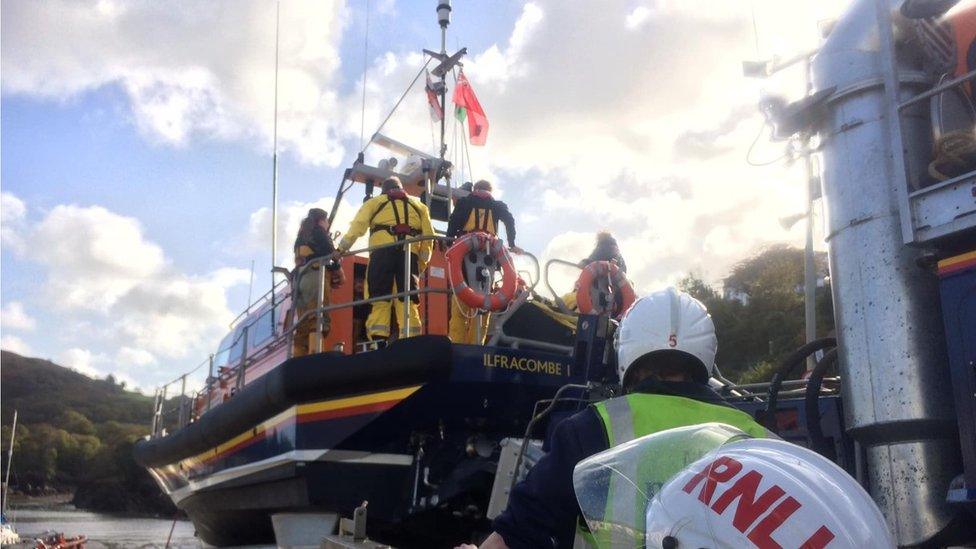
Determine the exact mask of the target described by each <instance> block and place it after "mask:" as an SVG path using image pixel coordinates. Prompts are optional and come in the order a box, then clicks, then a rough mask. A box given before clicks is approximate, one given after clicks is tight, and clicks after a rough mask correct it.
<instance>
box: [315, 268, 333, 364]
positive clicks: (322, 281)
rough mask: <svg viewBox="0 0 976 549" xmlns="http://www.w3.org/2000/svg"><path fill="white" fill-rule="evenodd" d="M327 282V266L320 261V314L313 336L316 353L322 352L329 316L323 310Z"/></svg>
mask: <svg viewBox="0 0 976 549" xmlns="http://www.w3.org/2000/svg"><path fill="white" fill-rule="evenodd" d="M325 282H326V281H325V264H324V263H322V262H321V261H319V295H318V300H317V302H316V303H317V305H316V308H317V309H318V311H319V312H318V313H316V316H317V318H316V332H315V334H313V338H314V339H315V352H316V353H321V352H322V343H323V341H322V328H323V327H324V326H325V315H327V314H329V313H327V312H325V311H323V310H322V307H325Z"/></svg>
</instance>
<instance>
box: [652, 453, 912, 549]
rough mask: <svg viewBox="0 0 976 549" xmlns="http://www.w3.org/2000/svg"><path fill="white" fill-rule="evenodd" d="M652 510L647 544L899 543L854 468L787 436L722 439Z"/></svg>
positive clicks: (870, 548) (715, 548)
mask: <svg viewBox="0 0 976 549" xmlns="http://www.w3.org/2000/svg"><path fill="white" fill-rule="evenodd" d="M646 517H647V519H646V520H647V521H646V538H645V540H646V546H647V547H664V548H696V547H709V548H711V549H724V548H734V547H805V548H811V549H815V548H824V547H856V548H858V549H880V548H885V549H888V548H891V547H895V543H894V541H893V540H892V537H891V533H890V532H889V530H888V525H887V523H886V522H885V519H884V516H882V514H881V511H879V510H878V507H877V506H876V505H875V504H874V501H872V500H871V497H870V496H869V495H868V494H867V492H865V491H864V489H863V488H861V486H860V485H859V484H858V483H857V482H856V481H855V480H854V479H853V478H852V477H851V476H850V475H848V474H847V473H846V472H845V471H844V470H843V469H841V468H840V467H838V466H837V465H835V464H833V463H832V462H830V461H828V460H827V459H825V458H823V457H822V456H820V455H819V454H817V453H816V452H812V451H810V450H807V449H806V448H802V447H800V446H796V445H793V444H790V443H788V442H784V441H781V440H772V439H748V440H741V441H738V442H731V443H729V444H726V445H724V446H721V447H720V448H718V449H716V450H714V451H713V452H711V453H709V454H708V455H706V456H705V457H703V458H701V459H699V460H698V461H696V462H695V463H693V464H692V465H690V466H688V467H686V468H685V469H684V470H682V471H681V472H680V473H678V474H677V475H675V476H674V477H673V478H672V479H671V480H670V481H668V482H667V484H665V485H664V486H663V487H662V488H661V490H660V492H658V493H657V494H656V495H655V496H654V498H653V499H652V500H651V502H650V504H649V505H648V506H647V515H646Z"/></svg>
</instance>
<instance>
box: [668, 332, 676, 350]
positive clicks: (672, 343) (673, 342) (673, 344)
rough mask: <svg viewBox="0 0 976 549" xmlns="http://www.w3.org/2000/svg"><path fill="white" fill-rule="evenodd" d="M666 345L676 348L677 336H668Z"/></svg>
mask: <svg viewBox="0 0 976 549" xmlns="http://www.w3.org/2000/svg"><path fill="white" fill-rule="evenodd" d="M668 345H670V346H671V347H677V346H678V334H671V335H670V336H668Z"/></svg>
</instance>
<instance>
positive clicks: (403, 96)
mask: <svg viewBox="0 0 976 549" xmlns="http://www.w3.org/2000/svg"><path fill="white" fill-rule="evenodd" d="M432 59H433V57H427V61H425V62H424V65H423V66H422V67H420V70H419V71H417V76H414V77H413V81H411V82H410V85H409V86H407V89H406V90H404V92H403V95H401V96H400V99H397V102H396V104H395V105H393V108H392V109H391V110H390V114H388V115H386V118H384V119H383V122H381V123H380V125H379V127H378V128H376V131H375V132H373V135H376V134H378V133H380V132H381V131H382V130H383V127H384V126H386V123H387V122H389V121H390V118H391V117H392V116H393V113H395V112H396V110H397V109H398V108H400V104H401V103H403V100H404V99H406V97H407V94H408V93H410V90H411V89H413V87H414V85H415V84H416V83H417V80H420V76H421V75H423V74H424V71H425V70H427V65H430V62H431V60H432ZM372 143H373V140H372V139H370V140H369V141H367V142H366V144H365V145H363V148H362V150H360V151H359V153H360V154H362V153H364V152H366V149H368V148H369V146H370V144H372Z"/></svg>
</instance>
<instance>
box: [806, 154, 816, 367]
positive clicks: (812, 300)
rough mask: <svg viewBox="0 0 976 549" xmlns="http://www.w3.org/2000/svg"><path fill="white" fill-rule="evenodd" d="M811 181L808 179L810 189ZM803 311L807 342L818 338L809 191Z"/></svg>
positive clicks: (812, 364) (812, 360) (810, 358)
mask: <svg viewBox="0 0 976 549" xmlns="http://www.w3.org/2000/svg"><path fill="white" fill-rule="evenodd" d="M806 164H807V172H808V173H809V171H810V168H809V164H810V157H809V156H807V159H806ZM809 187H810V182H809V180H808V181H807V188H808V189H809ZM803 286H804V291H803V313H804V318H805V321H806V322H805V323H806V342H807V343H810V342H811V341H813V340H815V339H817V301H816V299H817V271H816V266H815V265H814V256H813V199H812V197H811V196H810V191H809V190H808V191H807V245H806V249H805V250H804V253H803ZM815 354H816V353H814V354H812V355H810V356H808V357H807V372H812V371H813V368H814V367H815V366H816V365H817V361H816V358H815V356H814V355H815Z"/></svg>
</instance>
